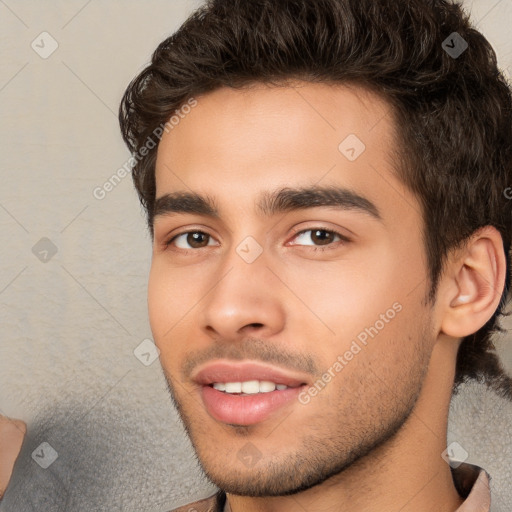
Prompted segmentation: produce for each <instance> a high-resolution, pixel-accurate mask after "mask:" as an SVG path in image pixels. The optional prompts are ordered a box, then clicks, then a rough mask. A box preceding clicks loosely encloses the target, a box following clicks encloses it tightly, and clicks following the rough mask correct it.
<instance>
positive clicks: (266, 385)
mask: <svg viewBox="0 0 512 512" xmlns="http://www.w3.org/2000/svg"><path fill="white" fill-rule="evenodd" d="M275 389H276V385H275V384H274V383H273V382H269V381H268V380H262V381H261V382H260V393H269V392H270V391H275Z"/></svg>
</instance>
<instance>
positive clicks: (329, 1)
mask: <svg viewBox="0 0 512 512" xmlns="http://www.w3.org/2000/svg"><path fill="white" fill-rule="evenodd" d="M297 79H298V80H303V81H307V82H320V83H329V84H354V85H359V86H361V87H364V88H366V89H369V90H371V91H373V92H375V93H377V94H379V95H380V96H381V97H382V98H384V99H385V100H386V101H387V102H388V103H389V104H390V105H391V106H392V107H393V112H394V115H395V124H396V129H397V136H398V139H399V147H400V150H399V153H398V154H397V155H396V156H397V169H396V173H397V175H398V177H399V178H400V179H401V180H402V181H403V182H404V183H405V184H406V186H407V187H409V189H410V190H411V191H412V192H413V193H414V194H415V195H416V196H417V197H418V199H419V202H420V204H421V207H422V215H423V218H424V232H423V239H424V244H425V251H426V255H427V262H428V270H429V278H430V284H431V286H430V291H429V295H428V298H427V300H429V301H431V302H432V301H433V300H434V299H435V294H436V290H437V284H438V281H439V277H440V275H441V274H442V271H443V268H444V263H445V262H446V257H447V255H448V253H449V251H450V250H452V249H456V248H458V247H460V246H462V245H463V244H464V243H465V242H466V241H467V240H468V239H469V237H470V236H471V235H472V234H474V233H475V232H476V231H477V230H478V229H479V228H481V227H484V226H494V227H495V228H496V229H497V230H498V231H499V232H500V234H501V237H502V239H503V247H504V251H505V256H506V262H507V263H506V265H507V271H506V275H507V277H506V283H505V287H504V290H503V293H502V297H501V301H500V305H499V307H498V309H497V310H496V312H495V314H494V315H493V317H492V318H491V319H490V320H489V321H488V322H487V323H486V324H485V325H484V326H483V327H482V328H481V329H480V330H479V331H478V332H476V333H474V334H472V335H470V336H467V337H466V338H464V340H463V342H462V344H461V346H460V349H459V353H458V357H457V369H456V377H455V388H454V391H456V390H457V386H458V385H459V384H460V383H461V382H463V381H465V380H466V379H468V378H472V379H477V380H481V381H485V382H486V383H487V384H488V385H489V386H491V387H493V388H494V389H495V390H496V391H497V392H499V393H500V394H501V395H503V396H507V397H509V398H512V380H511V379H510V377H509V376H508V375H507V374H506V373H505V371H504V370H503V368H502V366H501V364H500V361H499V359H498V357H497V355H496V351H495V347H494V345H493V342H492V340H491V334H492V333H493V332H494V331H496V330H501V329H500V327H499V324H498V317H499V316H500V315H502V314H503V312H504V307H505V303H506V299H507V296H508V291H509V288H510V264H511V259H510V258H511V255H510V248H511V236H512V200H510V197H507V194H506V192H505V191H506V190H510V188H509V187H511V185H512V95H511V89H510V85H509V84H508V83H507V81H506V79H505V78H504V76H503V74H502V73H501V72H500V71H499V69H498V66H497V61H496V54H495V52H494V50H493V49H492V47H491V45H490V44H489V42H488V41H487V40H486V39H485V37H484V36H483V35H482V34H481V33H480V32H479V31H477V30H476V29H475V28H474V27H473V26H472V25H471V23H470V20H469V17H468V15H467V13H466V12H465V11H464V9H463V7H462V6H461V5H460V3H458V2H450V1H447V0H314V1H312V0H250V1H249V0H207V1H206V3H205V4H204V5H203V6H201V7H200V8H199V9H197V10H196V11H195V12H194V13H193V14H192V15H191V16H189V18H188V19H187V20H186V21H185V22H184V23H183V25H182V26H181V27H180V28H179V30H178V31H177V32H175V33H174V34H173V35H172V36H170V37H168V38H167V39H165V40H164V41H163V42H162V43H161V44H160V45H159V46H158V48H157V49H156V50H155V52H154V53H153V56H152V59H151V63H150V64H149V65H148V66H147V67H146V68H145V69H144V70H143V71H142V72H141V73H140V74H139V75H138V76H137V77H136V78H135V79H134V80H133V81H132V82H131V83H130V84H129V86H128V88H127V90H126V92H125V94H124V96H123V99H122V102H121V106H120V112H119V118H120V124H121V131H122V135H123V138H124V140H125V142H126V144H127V145H128V147H129V148H130V150H131V151H132V152H133V153H134V154H135V155H136V156H137V159H136V163H135V165H134V167H133V171H132V172H133V180H134V184H135V187H136V189H137V192H138V194H139V197H140V200H141V203H142V205H143V206H144V208H145V209H146V212H147V219H148V224H149V228H150V231H151V234H152V235H153V229H152V228H153V213H154V205H155V190H156V188H155V162H156V154H157V149H158V146H157V145H156V146H155V147H153V148H152V149H151V150H149V152H148V153H147V154H145V155H144V157H143V158H141V157H140V153H139V152H140V150H141V148H142V147H143V146H144V145H146V144H147V141H148V140H149V139H151V138H152V137H153V136H154V134H155V129H156V128H157V127H158V126H163V125H164V124H165V123H166V122H168V120H169V119H170V118H171V117H172V116H173V115H174V113H175V112H176V111H177V110H178V109H180V108H181V107H182V106H183V105H185V104H186V102H187V101H189V100H190V99H191V98H193V97H194V96H198V95H200V94H205V93H208V92H211V91H214V90H216V89H219V88H221V87H232V88H243V87H244V86H249V85H251V84H253V83H265V84H274V85H276V86H279V85H281V86H282V85H286V84H287V83H288V82H289V81H290V80H297ZM500 291H501V290H500Z"/></svg>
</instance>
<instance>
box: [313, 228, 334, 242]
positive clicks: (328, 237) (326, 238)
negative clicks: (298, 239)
mask: <svg viewBox="0 0 512 512" xmlns="http://www.w3.org/2000/svg"><path fill="white" fill-rule="evenodd" d="M311 240H312V241H313V242H315V243H316V244H317V245H327V244H329V243H331V242H332V241H333V240H334V233H333V232H332V231H326V230H325V229H314V230H313V229H312V230H311Z"/></svg>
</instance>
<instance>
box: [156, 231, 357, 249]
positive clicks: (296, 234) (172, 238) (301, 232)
mask: <svg viewBox="0 0 512 512" xmlns="http://www.w3.org/2000/svg"><path fill="white" fill-rule="evenodd" d="M308 231H311V232H313V231H325V232H326V233H330V234H332V235H334V236H335V237H339V238H340V240H337V241H338V242H342V243H349V242H350V239H349V238H348V237H346V236H345V235H342V234H341V233H339V232H338V231H334V230H332V229H327V228H323V227H313V228H309V229H302V230H300V231H297V232H296V233H294V234H293V238H294V239H295V238H297V237H298V236H299V235H302V234H303V233H307V232H308ZM190 233H200V234H202V235H206V236H208V237H210V238H212V237H211V235H209V234H208V233H206V232H204V231H201V230H194V229H193V230H190V231H183V232H181V233H178V234H176V235H174V236H172V237H171V238H170V239H169V240H167V241H166V242H165V246H166V247H170V246H171V245H172V243H173V242H174V240H176V239H177V238H178V237H180V236H182V235H188V234H190ZM334 244H335V242H332V243H330V244H327V245H326V246H319V245H306V246H304V245H303V246H302V247H309V248H310V250H313V251H321V252H323V251H328V250H331V249H333V247H332V246H333V245H334ZM296 245H299V244H296ZM204 248H205V247H200V248H199V249H204ZM199 249H193V248H192V249H181V248H176V249H175V250H178V251H182V252H189V251H194V252H196V251H198V250H199Z"/></svg>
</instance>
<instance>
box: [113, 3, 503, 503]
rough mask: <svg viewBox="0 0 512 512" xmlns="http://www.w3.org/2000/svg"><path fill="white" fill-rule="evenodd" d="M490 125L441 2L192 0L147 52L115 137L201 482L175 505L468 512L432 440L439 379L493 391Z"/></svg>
mask: <svg viewBox="0 0 512 512" xmlns="http://www.w3.org/2000/svg"><path fill="white" fill-rule="evenodd" d="M511 115H512V99H511V91H510V89H509V87H508V86H507V84H506V83H505V81H504V79H503V77H502V75H501V74H500V73H499V71H498V69H497V66H496V59H495V54H494V52H493V50H492V48H491V47H490V45H489V43H488V42H487V41H486V40H485V38H484V37H483V36H482V35H481V34H480V33H479V32H478V31H476V30H475V29H474V28H472V26H471V25H470V23H469V21H468V18H467V16H466V14H464V12H463V11H462V9H461V7H460V6H459V5H457V4H455V3H451V2H448V1H444V0H430V1H427V0H379V1H375V0H316V1H314V2H312V1H310V0H275V1H270V0H251V1H241V0H211V1H209V2H207V4H206V5H205V6H204V7H202V8H200V9H199V10H198V11H197V12H196V13H195V14H193V15H192V16H191V17H190V18H189V19H188V20H187V21H186V22H185V23H184V24H183V25H182V27H181V28H180V29H179V30H178V31H177V32H176V33H175V34H174V35H173V36H171V37H169V38H168V39H166V40H165V41H164V42H162V43H161V44H160V45H159V47H158V48H157V50H156V51H155V53H154V55H153V58H152V62H151V63H150V65H149V66H148V67H147V68H146V69H145V70H144V71H143V72H142V73H141V74H140V75H139V76H138V77H137V78H136V79H135V80H134V81H133V82H132V83H131V84H130V86H129V87H128V89H127V91H126V93H125V96H124V98H123V101H122V105H121V111H120V120H121V128H122V132H123V136H124V139H125V141H126V143H127V144H128V146H129V148H130V149H131V151H132V152H133V153H134V159H133V163H134V170H133V178H134V182H135V185H136V188H137V191H138V193H139V196H140V199H141V201H142V204H143V205H144V207H145V208H146V210H147V214H148V223H149V228H150V230H151V234H152V236H153V242H154V246H153V249H154V250H153V261H152V268H151V274H150V279H149V314H150V321H151V326H152V331H153V334H154V339H155V342H156V344H157V346H158V348H159V349H160V352H161V353H160V359H161V363H162V366H163V369H164V372H165V375H166V378H167V381H168V385H169V390H170V393H171V396H172V399H173V402H174V404H175V405H176V407H177V409H178V411H179V413H180V416H181V418H182V420H183V423H184V425H185V428H186V430H187V432H188V434H189V436H190V439H191V441H192V443H193V445H194V448H195V451H196V453H197V457H198V460H199V461H200V463H201V466H202V468H203V469H204V471H205V473H206V475H207V476H208V477H209V478H210V479H211V480H212V481H213V482H214V483H215V484H216V485H217V486H218V487H219V488H220V489H221V490H220V491H219V493H218V494H217V495H215V496H213V497H211V498H210V499H207V500H203V501H201V502H197V503H194V504H191V505H189V506H186V507H182V508H180V509H179V510H183V511H185V510H188V511H194V510H218V511H221V510H230V511H232V512H242V511H243V512H250V511H276V512H285V511H292V510H293V511H296V510H307V511H308V512H315V511H320V510H321V511H327V510H329V511H341V510H347V511H348V510H350V511H351V512H362V511H370V510H372V511H373V510H379V511H380V512H390V511H394V512H396V511H398V510H400V511H402V512H407V511H415V512H427V511H436V512H453V511H455V510H458V511H470V510H471V511H477V510H478V511H481V510H489V503H490V491H489V478H488V475H487V474H486V472H485V471H483V470H481V469H480V468H476V467H474V466H469V465H467V464H463V465H461V466H460V467H459V468H458V469H452V468H451V466H450V465H449V464H448V462H449V460H448V462H447V460H446V459H447V458H448V457H447V456H446V453H447V452H446V448H447V447H446V433H447V418H448V407H449V403H450V398H451V396H452V391H453V389H454V386H455V388H456V386H457V385H459V384H460V383H462V382H463V381H465V380H467V379H469V378H477V379H480V380H484V381H485V382H487V384H488V385H490V386H492V387H493V388H494V389H495V390H496V391H497V392H499V393H501V394H503V395H504V396H508V397H511V396H512V387H511V381H510V379H509V377H508V376H507V375H505V374H504V372H503V370H502V368H501V366H500V364H499V362H498V360H497V358H496V355H495V353H494V351H493V350H494V347H493V345H492V342H491V341H490V334H491V332H492V331H493V329H495V328H496V321H497V317H498V315H499V313H500V312H501V310H502V308H503V306H504V304H505V300H506V296H507V290H508V286H509V274H510V272H509V269H510V254H509V249H510V246H511V233H512V225H511V224H512V208H511V207H512V202H511V201H510V200H509V199H507V194H506V192H505V191H506V190H507V188H508V187H510V186H511V184H512V122H511V121H512V117H511ZM450 453H451V452H450ZM452 455H453V453H452ZM455 465H457V464H454V466H455Z"/></svg>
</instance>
